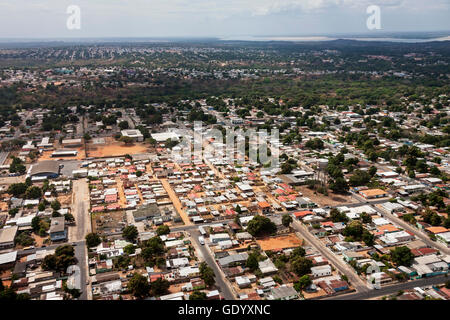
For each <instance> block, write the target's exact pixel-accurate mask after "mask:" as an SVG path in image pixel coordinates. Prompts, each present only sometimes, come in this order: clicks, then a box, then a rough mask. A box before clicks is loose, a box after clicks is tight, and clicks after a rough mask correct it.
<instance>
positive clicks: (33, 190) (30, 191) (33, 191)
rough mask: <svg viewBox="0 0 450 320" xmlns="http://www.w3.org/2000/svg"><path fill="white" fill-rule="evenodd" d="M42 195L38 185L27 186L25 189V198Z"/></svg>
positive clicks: (37, 197) (36, 197) (34, 197)
mask: <svg viewBox="0 0 450 320" xmlns="http://www.w3.org/2000/svg"><path fill="white" fill-rule="evenodd" d="M41 196H42V190H41V188H39V187H38V186H31V187H28V188H27V190H26V191H25V197H26V198H27V199H39V198H40V197H41Z"/></svg>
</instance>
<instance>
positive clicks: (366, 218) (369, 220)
mask: <svg viewBox="0 0 450 320" xmlns="http://www.w3.org/2000/svg"><path fill="white" fill-rule="evenodd" d="M360 217H361V221H362V222H363V223H372V217H371V215H370V214H368V213H367V212H363V213H361V215H360Z"/></svg>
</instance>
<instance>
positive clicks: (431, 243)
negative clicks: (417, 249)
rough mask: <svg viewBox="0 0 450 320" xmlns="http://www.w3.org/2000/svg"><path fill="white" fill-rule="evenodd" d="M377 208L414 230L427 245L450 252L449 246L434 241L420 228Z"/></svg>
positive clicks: (383, 213) (404, 226) (394, 220)
mask: <svg viewBox="0 0 450 320" xmlns="http://www.w3.org/2000/svg"><path fill="white" fill-rule="evenodd" d="M374 208H375V210H377V211H378V212H379V213H380V214H382V215H383V216H385V217H387V218H388V219H389V220H391V221H393V222H395V223H396V224H397V225H399V226H400V227H402V228H403V229H405V230H408V231H409V232H412V233H413V234H414V235H415V236H416V237H417V238H419V239H420V240H422V241H423V242H424V243H425V244H426V245H428V246H429V247H431V248H435V249H438V250H440V251H441V252H443V253H445V254H450V249H449V248H448V247H445V245H444V244H442V243H439V242H434V241H433V240H431V239H430V238H429V237H428V235H426V234H424V233H422V232H421V231H420V230H418V229H417V228H415V227H413V226H411V225H410V224H409V223H407V222H405V221H404V220H402V219H400V218H397V217H396V216H394V215H393V214H390V213H386V212H384V211H383V210H381V209H379V208H377V207H375V206H374Z"/></svg>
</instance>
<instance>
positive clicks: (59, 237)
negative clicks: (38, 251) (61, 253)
mask: <svg viewBox="0 0 450 320" xmlns="http://www.w3.org/2000/svg"><path fill="white" fill-rule="evenodd" d="M50 239H51V240H52V241H64V240H66V239H67V230H66V228H65V220H64V217H56V218H52V221H51V224H50Z"/></svg>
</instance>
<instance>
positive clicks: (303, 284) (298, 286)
mask: <svg viewBox="0 0 450 320" xmlns="http://www.w3.org/2000/svg"><path fill="white" fill-rule="evenodd" d="M311 284H312V281H311V278H310V277H309V276H308V275H306V274H305V275H304V276H302V277H300V279H298V281H297V282H296V283H295V284H294V289H295V290H297V292H300V291H302V290H305V289H306V288H307V287H308V286H310V285H311Z"/></svg>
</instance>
